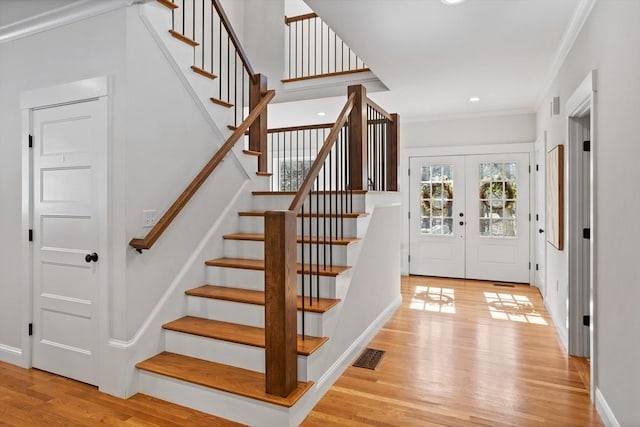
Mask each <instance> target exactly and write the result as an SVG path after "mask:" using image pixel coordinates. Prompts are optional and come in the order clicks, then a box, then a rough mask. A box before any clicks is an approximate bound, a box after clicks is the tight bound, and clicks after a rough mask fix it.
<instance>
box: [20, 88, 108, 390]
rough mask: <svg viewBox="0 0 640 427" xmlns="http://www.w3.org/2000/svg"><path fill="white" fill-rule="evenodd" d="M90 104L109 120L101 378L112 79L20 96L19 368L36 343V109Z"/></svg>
mask: <svg viewBox="0 0 640 427" xmlns="http://www.w3.org/2000/svg"><path fill="white" fill-rule="evenodd" d="M91 100H104V101H105V108H106V117H107V123H106V125H107V137H106V146H105V147H102V150H101V152H100V153H99V154H100V155H102V156H104V159H105V160H104V168H105V169H104V170H102V171H101V172H102V173H103V174H104V179H105V182H104V184H105V190H106V191H102V192H100V194H99V195H98V210H99V215H100V218H101V220H100V221H99V230H98V233H99V236H100V245H99V247H98V248H97V249H98V252H99V253H100V264H101V274H100V275H99V278H98V286H99V290H98V300H97V301H96V304H97V309H96V315H97V317H98V319H97V322H98V335H99V338H98V339H99V345H98V347H97V348H96V352H97V355H96V357H97V358H98V374H99V375H98V376H99V378H102V375H100V372H102V370H103V369H104V367H105V366H106V363H107V361H105V360H104V359H103V358H102V357H101V355H102V353H103V352H102V348H103V344H102V343H105V342H107V340H108V338H109V329H108V318H109V317H108V283H109V272H110V259H111V257H110V253H109V249H108V248H109V245H108V236H109V230H110V226H109V224H110V222H111V217H110V213H109V209H108V206H109V165H110V161H109V158H110V157H109V152H110V148H109V147H110V146H111V132H110V131H109V129H110V128H111V126H110V99H109V79H108V77H107V76H101V77H95V78H90V79H85V80H78V81H75V82H71V83H66V84H60V85H56V86H51V87H46V88H42V89H35V90H31V91H25V92H22V93H21V94H20V110H21V117H22V129H23V132H22V140H21V146H22V153H21V154H22V155H21V163H22V206H21V224H22V227H21V229H22V230H23V233H24V236H25V238H24V239H22V242H23V243H22V247H21V248H20V251H21V254H22V259H23V265H22V268H21V270H22V274H21V276H22V283H24V284H25V286H23V293H22V307H21V313H22V315H21V322H22V323H21V325H22V326H23V333H22V354H21V363H20V365H21V366H22V367H24V368H30V367H31V366H32V354H33V340H32V337H31V336H29V333H28V325H29V324H30V323H33V316H34V313H33V273H32V271H33V258H34V257H33V247H32V243H31V242H30V241H29V239H28V232H29V230H30V229H32V228H33V214H34V206H33V182H32V175H33V155H32V151H31V148H29V135H30V134H32V123H33V121H32V112H33V110H34V109H40V108H47V107H56V106H61V105H66V104H74V103H79V102H86V101H91Z"/></svg>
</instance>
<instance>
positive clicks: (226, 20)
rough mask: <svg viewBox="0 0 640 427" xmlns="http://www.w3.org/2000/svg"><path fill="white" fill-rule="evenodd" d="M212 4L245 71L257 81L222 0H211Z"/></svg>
mask: <svg viewBox="0 0 640 427" xmlns="http://www.w3.org/2000/svg"><path fill="white" fill-rule="evenodd" d="M211 3H212V4H213V7H215V8H216V11H217V12H218V16H220V21H222V25H224V28H225V29H226V30H227V34H229V37H230V38H231V43H233V46H235V48H236V51H237V52H238V55H239V56H240V59H241V60H242V64H243V65H244V68H245V70H247V73H249V75H250V76H251V79H255V77H254V76H255V74H256V73H255V72H254V71H253V67H251V63H250V62H249V57H248V56H247V53H246V52H245V51H244V49H243V48H242V45H241V44H240V39H238V36H237V35H236V32H235V31H233V27H232V26H231V22H230V21H229V18H228V17H227V14H226V13H225V12H224V9H223V8H222V4H220V0H211Z"/></svg>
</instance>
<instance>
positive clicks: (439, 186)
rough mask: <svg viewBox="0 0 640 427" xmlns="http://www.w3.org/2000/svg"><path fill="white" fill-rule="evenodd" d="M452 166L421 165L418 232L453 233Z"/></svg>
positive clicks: (449, 234) (429, 233)
mask: <svg viewBox="0 0 640 427" xmlns="http://www.w3.org/2000/svg"><path fill="white" fill-rule="evenodd" d="M452 170H453V166H452V165H447V164H437V165H423V166H422V167H421V171H420V176H421V182H420V195H419V197H418V200H420V205H421V206H420V209H421V210H420V211H421V220H420V232H421V234H425V235H438V236H451V235H452V234H453V210H452V205H453V175H452Z"/></svg>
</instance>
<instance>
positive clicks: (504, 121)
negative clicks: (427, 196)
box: [401, 114, 536, 148]
mask: <svg viewBox="0 0 640 427" xmlns="http://www.w3.org/2000/svg"><path fill="white" fill-rule="evenodd" d="M401 119H402V118H401ZM535 139H536V122H535V114H513V115H487V116H476V117H466V118H453V119H442V120H427V121H411V122H402V133H401V141H402V148H415V147H432V146H440V145H479V144H501V143H513V142H532V141H535Z"/></svg>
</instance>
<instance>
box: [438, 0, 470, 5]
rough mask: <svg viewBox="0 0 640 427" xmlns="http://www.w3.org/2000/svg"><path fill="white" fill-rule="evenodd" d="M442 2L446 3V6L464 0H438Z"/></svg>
mask: <svg viewBox="0 0 640 427" xmlns="http://www.w3.org/2000/svg"><path fill="white" fill-rule="evenodd" d="M440 1H441V2H442V4H446V5H447V6H453V5H454V4H460V3H463V2H464V1H465V0H440Z"/></svg>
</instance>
